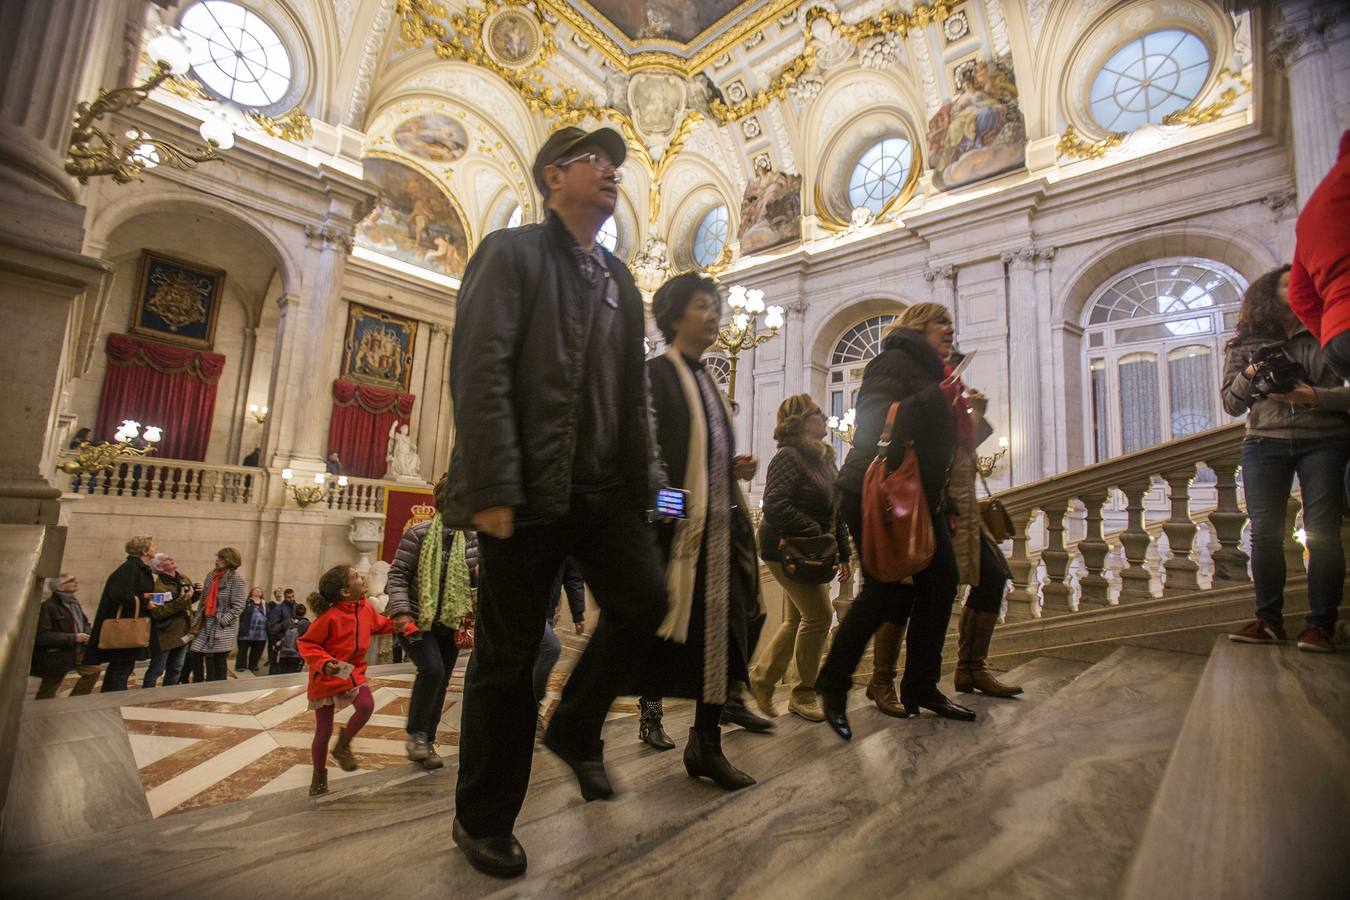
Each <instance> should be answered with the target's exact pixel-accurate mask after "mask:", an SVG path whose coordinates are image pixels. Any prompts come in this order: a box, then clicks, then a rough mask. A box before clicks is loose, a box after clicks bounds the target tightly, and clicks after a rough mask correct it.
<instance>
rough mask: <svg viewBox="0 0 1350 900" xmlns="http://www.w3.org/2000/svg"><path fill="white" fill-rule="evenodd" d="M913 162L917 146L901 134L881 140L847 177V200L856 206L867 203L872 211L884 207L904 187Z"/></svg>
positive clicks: (864, 155) (868, 150) (866, 153)
mask: <svg viewBox="0 0 1350 900" xmlns="http://www.w3.org/2000/svg"><path fill="white" fill-rule="evenodd" d="M913 163H914V148H913V147H912V146H911V145H910V143H909V141H907V140H905V139H904V138H902V137H888V138H885V139H883V140H880V141H878V142H877V143H875V144H873V145H872V146H871V147H868V148H867V150H865V151H864V152H863V155H862V156H861V157H859V158H858V162H857V164H856V165H854V167H853V174H852V175H850V176H849V179H848V202H849V203H851V204H853V208H854V209H857V208H858V207H859V206H865V207H867V208H868V209H870V210H871V211H872V212H873V214H875V215H880V214H881V211H882V209H884V208H885V206H886V204H887V203H888V202H890V200H891V198H893V197H895V196H896V195H897V194H899V193H900V191H901V190H902V189H903V188H904V186H905V182H906V181H907V180H909V169H910V166H911V165H913Z"/></svg>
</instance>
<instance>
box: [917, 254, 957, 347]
mask: <svg viewBox="0 0 1350 900" xmlns="http://www.w3.org/2000/svg"><path fill="white" fill-rule="evenodd" d="M923 280H924V281H926V282H928V297H929V299H930V300H932V301H933V302H934V303H941V304H942V305H943V306H945V307H947V308H948V309H950V310H951V311H952V321H953V322H955V323H956V327H957V329H958V330H959V329H960V328H961V320H960V318H959V313H960V310H958V309H957V308H956V266H932V267H929V268H926V269H924V270H923ZM958 339H959V335H958Z"/></svg>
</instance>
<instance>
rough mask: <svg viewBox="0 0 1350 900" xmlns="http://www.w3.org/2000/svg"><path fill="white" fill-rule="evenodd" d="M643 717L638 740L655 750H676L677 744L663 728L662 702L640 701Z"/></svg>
mask: <svg viewBox="0 0 1350 900" xmlns="http://www.w3.org/2000/svg"><path fill="white" fill-rule="evenodd" d="M638 704H639V708H640V709H641V712H642V716H641V718H640V719H639V720H638V740H640V741H642V742H643V743H645V744H647V745H648V746H650V747H652V748H653V749H655V750H674V749H675V742H674V741H672V740H671V739H670V735H668V734H666V730H665V729H664V728H662V727H661V713H662V710H661V701H660V700H639V701H638Z"/></svg>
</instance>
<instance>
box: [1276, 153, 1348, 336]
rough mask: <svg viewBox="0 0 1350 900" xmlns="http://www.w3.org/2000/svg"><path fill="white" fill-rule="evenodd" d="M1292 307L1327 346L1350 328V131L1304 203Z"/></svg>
mask: <svg viewBox="0 0 1350 900" xmlns="http://www.w3.org/2000/svg"><path fill="white" fill-rule="evenodd" d="M1294 230H1295V233H1296V234H1297V236H1298V243H1297V244H1296V245H1295V247H1294V264H1293V268H1292V269H1291V270H1290V272H1289V306H1290V307H1291V308H1292V309H1293V310H1294V312H1296V313H1298V317H1299V318H1300V319H1302V320H1303V324H1304V325H1306V326H1307V327H1308V330H1309V331H1311V332H1312V334H1313V337H1315V338H1317V340H1318V341H1319V342H1321V344H1322V346H1323V347H1325V346H1326V345H1327V344H1328V343H1329V342H1330V341H1331V339H1332V338H1334V337H1335V336H1336V335H1338V334H1340V333H1341V332H1343V331H1345V330H1346V329H1350V131H1347V132H1345V133H1344V134H1342V135H1341V146H1340V155H1339V157H1338V158H1337V160H1336V165H1334V166H1332V167H1331V171H1330V172H1328V173H1327V177H1326V178H1323V179H1322V183H1321V184H1319V185H1318V186H1317V190H1315V191H1313V192H1312V196H1310V197H1309V198H1308V201H1307V202H1306V203H1304V204H1303V211H1302V212H1300V213H1299V215H1298V225H1297V226H1295V229H1294Z"/></svg>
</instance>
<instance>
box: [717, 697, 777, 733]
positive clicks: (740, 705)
mask: <svg viewBox="0 0 1350 900" xmlns="http://www.w3.org/2000/svg"><path fill="white" fill-rule="evenodd" d="M721 721H722V724H723V725H739V726H741V727H742V728H744V729H745V730H746V731H754V732H757V733H759V734H763V733H764V732H766V731H773V719H766V718H764V717H763V716H758V715H755V713H754V711H753V710H751V709H750V707H748V706H746V705H745V695H744V694H742V693H741V688H740V685H734V686H732V687H731V688H730V689H729V690H728V691H727V702H726V703H724V704H722V720H721Z"/></svg>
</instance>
